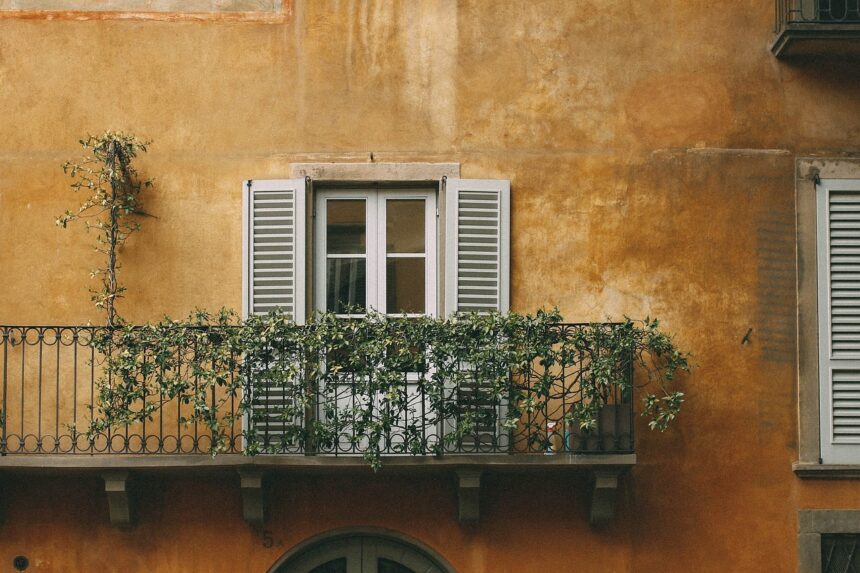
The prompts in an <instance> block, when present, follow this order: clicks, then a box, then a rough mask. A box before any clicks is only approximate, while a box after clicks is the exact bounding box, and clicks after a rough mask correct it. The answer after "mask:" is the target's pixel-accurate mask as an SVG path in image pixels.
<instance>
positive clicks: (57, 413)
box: [54, 328, 62, 451]
mask: <svg viewBox="0 0 860 573" xmlns="http://www.w3.org/2000/svg"><path fill="white" fill-rule="evenodd" d="M55 335H56V339H55V344H56V345H57V381H56V382H57V384H56V386H57V389H56V394H55V395H54V402H55V403H54V451H57V450H58V449H59V447H60V346H61V341H60V336H62V330H61V329H59V328H58V329H57V330H56V331H55Z"/></svg>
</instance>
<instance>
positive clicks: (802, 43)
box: [771, 0, 860, 58]
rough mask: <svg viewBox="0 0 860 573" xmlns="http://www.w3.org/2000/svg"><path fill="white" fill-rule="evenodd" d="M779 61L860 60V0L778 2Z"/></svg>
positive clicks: (776, 44)
mask: <svg viewBox="0 0 860 573" xmlns="http://www.w3.org/2000/svg"><path fill="white" fill-rule="evenodd" d="M775 5H776V24H775V32H776V38H775V40H774V42H773V44H772V46H771V51H772V52H773V53H774V54H775V55H776V56H777V57H792V56H804V55H816V56H835V57H851V58H854V57H858V56H860V0H775Z"/></svg>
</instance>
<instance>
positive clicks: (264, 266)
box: [243, 179, 305, 453]
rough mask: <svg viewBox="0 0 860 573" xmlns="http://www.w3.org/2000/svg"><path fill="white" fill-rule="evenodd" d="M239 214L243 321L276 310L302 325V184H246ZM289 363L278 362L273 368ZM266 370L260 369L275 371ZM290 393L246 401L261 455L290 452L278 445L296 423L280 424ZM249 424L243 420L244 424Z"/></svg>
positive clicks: (273, 391)
mask: <svg viewBox="0 0 860 573" xmlns="http://www.w3.org/2000/svg"><path fill="white" fill-rule="evenodd" d="M243 203H244V204H243V207H244V209H243V212H244V225H243V226H244V234H243V236H244V246H245V248H244V273H243V274H244V276H243V284H244V299H243V311H244V315H245V316H250V315H252V314H266V313H267V312H269V311H271V310H274V309H276V308H281V309H282V310H283V311H284V313H286V314H287V315H289V316H291V317H292V318H293V320H294V321H295V322H297V323H299V324H303V323H304V321H305V180H304V179H283V180H253V181H246V182H245V188H244V194H243ZM290 360H295V357H291V356H281V357H280V358H279V360H278V361H277V362H282V361H283V362H286V361H290ZM277 362H276V364H271V365H268V366H264V367H262V368H264V369H265V368H278V365H277ZM290 400H291V397H290V392H288V391H286V390H285V389H284V388H283V387H274V386H265V387H264V388H258V389H257V395H255V396H254V397H253V400H252V404H253V406H252V414H253V418H252V419H253V427H254V429H255V430H256V433H257V436H258V437H259V439H260V440H261V450H262V451H263V452H266V453H279V452H287V451H291V450H292V449H294V448H295V445H294V444H289V443H287V442H286V441H285V440H284V435H285V432H286V431H287V426H288V425H289V426H295V425H300V424H301V423H302V420H301V418H300V417H295V418H292V419H286V418H285V416H284V408H285V407H287V406H288V405H289V404H290ZM245 423H246V424H248V423H249V422H248V421H247V420H246V422H245Z"/></svg>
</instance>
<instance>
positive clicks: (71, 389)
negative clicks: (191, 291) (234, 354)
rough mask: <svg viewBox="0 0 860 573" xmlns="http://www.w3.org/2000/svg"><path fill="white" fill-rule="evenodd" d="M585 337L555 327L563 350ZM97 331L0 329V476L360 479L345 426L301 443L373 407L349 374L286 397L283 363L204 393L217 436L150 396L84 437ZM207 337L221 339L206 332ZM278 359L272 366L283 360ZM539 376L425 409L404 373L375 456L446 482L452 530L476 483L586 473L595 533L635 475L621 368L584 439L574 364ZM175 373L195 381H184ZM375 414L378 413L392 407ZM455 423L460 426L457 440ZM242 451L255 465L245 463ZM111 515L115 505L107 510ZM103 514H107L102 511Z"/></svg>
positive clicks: (627, 370) (353, 437) (184, 406)
mask: <svg viewBox="0 0 860 573" xmlns="http://www.w3.org/2000/svg"><path fill="white" fill-rule="evenodd" d="M586 327H588V326H587V325H577V324H563V325H556V326H554V328H556V329H557V331H558V333H559V336H560V338H559V340H562V341H563V340H566V339H568V338H569V337H570V336H572V335H574V334H575V333H576V332H577V331H578V330H580V329H582V328H586ZM591 328H594V326H591ZM602 328H606V329H611V328H612V325H603V326H602ZM104 332H105V330H104V328H102V327H91V326H0V343H2V348H0V376H2V395H0V408H2V413H0V469H5V470H8V471H17V472H24V473H26V472H35V471H44V470H45V469H51V470H54V471H60V470H67V471H68V470H77V471H94V472H100V473H101V474H102V475H105V476H106V477H105V479H106V486H107V485H108V481H107V480H108V479H111V480H114V482H117V483H118V484H119V485H117V483H114V485H113V486H111V487H113V488H114V490H116V489H119V490H122V491H125V485H124V484H125V481H126V479H127V477H128V474H129V472H155V471H164V470H166V469H168V470H172V471H193V470H194V468H201V467H206V468H210V469H211V470H215V471H217V470H220V471H227V470H230V469H232V470H238V471H239V472H240V474H242V476H243V477H242V483H243V488H245V486H246V485H247V489H248V490H249V491H251V492H254V491H257V492H258V493H259V492H260V491H262V490H261V488H262V485H261V484H262V479H261V478H260V476H262V475H263V474H265V473H267V472H268V473H271V472H285V471H311V472H321V471H322V472H327V471H328V472H330V471H362V470H364V469H366V467H367V461H366V460H365V459H363V457H362V452H363V451H365V450H366V449H367V446H368V437H367V435H364V434H356V433H355V432H354V431H353V430H354V429H353V428H352V427H351V426H350V425H348V424H347V425H345V426H343V427H341V428H340V429H339V431H338V432H337V433H336V435H329V436H327V437H326V436H320V435H317V434H315V432H314V421H315V419H318V418H319V417H323V416H328V417H331V416H332V415H337V414H336V412H338V411H349V410H350V409H351V408H352V407H353V406H362V407H363V406H366V405H367V404H369V403H373V401H374V400H375V399H376V397H374V396H368V395H366V394H363V391H362V384H360V383H359V382H360V381H357V380H355V379H353V378H352V377H351V375H350V374H343V375H340V376H338V377H337V378H335V379H333V381H331V380H330V381H329V383H327V384H323V385H319V384H318V383H314V387H310V386H309V385H308V384H305V382H304V381H302V380H301V379H300V377H297V378H294V379H293V380H294V382H293V384H291V385H290V387H289V388H284V387H282V386H277V387H275V386H272V385H271V382H270V381H271V380H272V379H273V377H272V376H269V375H267V374H271V372H272V371H273V370H276V369H278V368H280V367H282V366H283V361H284V360H286V359H284V358H281V359H280V360H274V361H268V362H267V363H266V364H264V365H263V366H262V367H261V366H260V365H259V364H258V365H257V366H254V367H246V366H247V365H242V366H241V367H240V369H244V370H243V372H244V374H243V375H241V376H240V375H239V373H238V372H231V373H230V374H229V376H230V377H231V380H229V381H228V383H226V384H225V385H223V386H219V387H218V388H212V390H211V394H207V402H208V404H209V405H211V407H212V411H213V412H215V411H217V416H218V417H219V423H220V427H221V428H222V431H221V432H220V436H218V435H215V436H214V437H213V432H212V431H211V429H210V428H211V426H209V425H207V424H204V423H201V422H200V421H199V420H196V421H195V420H192V421H188V420H189V419H193V418H194V416H192V409H193V408H198V409H199V408H201V407H205V406H206V404H203V405H201V404H199V403H198V404H194V403H192V402H193V401H191V400H183V399H181V398H179V399H178V398H176V397H173V398H172V399H171V398H170V397H168V396H166V395H164V393H163V392H158V393H151V394H144V395H142V396H141V397H140V404H148V405H149V406H150V407H151V408H152V412H151V414H150V415H148V416H146V417H143V418H142V419H141V420H140V421H137V422H133V423H127V424H122V425H120V426H113V427H110V428H108V429H106V430H104V431H95V432H92V431H88V430H90V427H91V423H92V421H93V417H95V418H96V419H98V418H99V416H100V408H99V392H100V387H101V386H102V385H103V384H104V381H107V383H108V384H110V383H111V381H110V379H109V378H108V377H105V374H104V364H105V356H104V355H102V354H101V353H99V352H98V351H97V350H96V348H95V347H94V345H93V338H94V336H96V335H98V334H99V333H104ZM207 332H208V333H209V336H220V335H219V333H218V332H217V327H209V328H208V330H207ZM175 351H176V352H177V353H179V352H181V353H183V360H184V361H185V363H186V364H189V365H191V364H196V363H198V362H199V361H200V360H204V358H202V357H201V356H200V355H198V350H197V348H196V347H194V348H184V349H182V350H179V349H176V350H175ZM279 352H281V354H280V356H285V354H284V353H283V349H281V350H280V351H279ZM181 362H182V361H180V363H181ZM237 364H241V361H239V362H237ZM541 364H542V363H541V360H540V359H537V360H534V361H532V362H531V366H530V367H529V368H527V369H526V371H525V372H520V373H519V374H517V375H513V374H511V375H509V376H508V390H507V392H505V393H503V394H502V395H501V396H499V395H498V394H496V395H492V394H489V393H487V392H483V391H482V387H483V386H482V382H481V380H479V379H477V377H475V376H473V377H472V378H471V384H463V385H461V386H459V387H458V388H457V389H456V391H452V392H450V393H449V394H446V395H445V397H444V399H442V400H438V399H437V400H435V401H434V400H432V399H430V397H429V396H428V392H430V391H431V390H428V387H427V386H426V385H423V384H421V383H420V382H419V379H418V378H417V377H416V376H415V374H414V373H412V372H408V373H407V372H404V373H403V384H402V389H403V392H404V398H403V400H401V401H399V402H398V404H399V410H398V411H396V412H394V413H393V416H392V417H390V418H389V419H391V420H394V422H393V423H392V424H391V425H390V427H389V428H387V429H386V430H385V432H383V433H382V434H381V435H379V443H378V444H377V445H378V451H379V453H380V454H381V461H382V463H383V465H384V467H385V468H386V469H388V468H396V470H397V471H429V470H428V469H423V470H419V469H418V468H435V469H436V470H445V471H454V472H456V473H457V475H458V478H459V483H460V493H461V519H462V520H464V521H469V520H474V519H477V517H476V516H477V505H476V504H477V502H476V501H475V502H474V503H472V504H471V505H470V504H469V502H468V501H466V502H464V501H463V500H469V499H472V498H473V497H474V496H471V497H470V494H469V491H470V488H472V489H474V488H475V487H479V484H480V474H481V472H482V471H485V470H500V469H503V470H508V471H523V470H526V469H528V471H534V469H544V470H550V469H555V470H558V469H563V468H568V469H572V470H585V471H588V472H591V473H592V476H593V483H594V488H595V503H596V504H597V506H593V508H592V520H593V521H595V522H601V521H605V520H606V519H608V518H607V517H606V516H607V515H608V516H609V517H611V514H612V511H611V507H612V505H613V504H614V501H613V499H614V497H613V496H614V490H615V488H616V487H617V481H618V476H619V475H620V474H621V473H623V471H624V470H625V469H627V468H629V467H630V466H631V465H633V464H634V463H635V454H634V440H633V426H634V411H633V402H632V376H633V372H632V366H631V364H630V362H629V361H626V363H625V364H623V365H619V367H620V368H622V369H623V372H621V373H620V375H621V376H623V377H624V379H625V380H626V381H627V383H625V384H623V385H620V386H613V387H612V389H611V390H610V391H609V393H608V394H607V395H606V396H605V405H604V406H602V408H601V409H600V412H599V414H598V416H597V420H596V421H597V423H596V426H595V427H593V428H591V429H586V430H583V429H580V427H579V425H578V424H575V423H572V422H571V416H570V413H571V412H572V411H573V410H574V409H575V408H577V407H578V405H579V406H581V405H582V404H583V401H584V399H585V398H584V395H583V391H582V387H581V384H580V382H581V380H582V377H583V375H584V373H585V371H586V369H585V366H586V359H583V360H581V361H579V362H578V363H577V366H576V367H570V366H569V365H567V366H559V365H555V366H553V367H543V366H542V365H541ZM550 370H552V371H551V372H550ZM181 372H185V374H183V375H185V376H192V377H193V376H194V373H193V369H192V368H188V369H187V370H184V371H181ZM181 372H180V373H181ZM274 378H277V377H274ZM547 383H549V384H550V387H549V389H548V391H546V389H545V390H544V391H543V392H542V393H541V394H540V395H538V394H532V393H530V389H532V388H533V387H535V386H536V385H538V384H543V385H544V386H546V384H547ZM293 386H296V387H298V392H300V393H301V394H302V395H308V394H310V396H311V398H310V399H309V400H308V402H307V404H305V405H303V407H302V408H301V413H300V414H297V413H296V410H295V409H292V410H290V409H289V408H288V406H289V404H290V402H291V400H294V397H295V396H296V390H297V388H296V387H293ZM622 388H624V389H622ZM243 398H245V399H246V400H245V401H244V402H243ZM526 399H528V400H530V401H531V406H530V407H529V408H527V409H523V410H522V413H521V414H518V416H519V417H518V418H517V419H516V420H514V424H511V423H508V424H503V423H502V422H503V421H504V420H505V419H506V415H507V412H508V408H511V407H514V406H515V405H516V404H520V403H522V402H523V401H524V400H526ZM242 404H245V407H244V408H243V407H242ZM216 406H217V408H216ZM385 407H387V408H391V403H388V404H387V405H386V406H385ZM517 411H520V410H517ZM333 412H334V414H333ZM389 413H390V412H389ZM461 417H463V418H465V417H468V418H469V419H470V420H471V421H472V423H471V424H470V425H469V428H468V429H467V430H466V431H463V426H462V419H461ZM507 419H508V421H510V417H509V416H508V417H507ZM249 430H251V431H249ZM216 441H218V442H219V443H220V444H221V445H220V448H219V453H218V454H217V455H216V456H212V455H210V454H211V452H212V447H213V443H215V442H216ZM250 450H253V451H254V452H255V453H256V455H253V456H249V455H246V454H247V453H248V452H249V451H250ZM106 470H107V471H109V472H110V474H106V473H105V471H106ZM248 484H250V485H248ZM475 484H478V485H477V486H476V485H475ZM244 492H245V490H244V489H243V494H244ZM464 492H465V493H464ZM607 495H608V496H609V497H607ZM475 499H476V498H475ZM122 503H126V504H127V503H128V500H125V501H123V502H121V503H120V507H122ZM464 503H465V505H464ZM607 508H609V509H608V510H607ZM111 511H112V515H113V513H114V508H113V507H112V509H111ZM249 511H250V514H251V517H249V520H251V521H254V520H259V519H261V517H259V516H260V515H262V514H261V513H260V512H258V513H256V514H255V513H254V511H253V510H249ZM607 511H608V513H607ZM117 512H118V514H119V515H120V517H118V518H117V522H118V523H122V522H123V518H122V515H124V514H123V510H122V509H119V510H117ZM254 515H257V517H256V518H254V517H253V516H254ZM246 517H248V515H246Z"/></svg>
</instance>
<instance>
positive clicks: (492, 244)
mask: <svg viewBox="0 0 860 573" xmlns="http://www.w3.org/2000/svg"><path fill="white" fill-rule="evenodd" d="M510 189H511V186H510V181H507V180H502V179H499V180H493V179H448V180H447V181H446V185H445V201H446V213H445V218H446V229H445V260H446V262H445V267H446V269H445V306H446V312H447V313H448V314H450V313H452V312H489V311H494V310H497V311H501V312H506V311H507V310H508V309H509V308H510V276H509V275H510V210H511V209H510V201H511V199H510Z"/></svg>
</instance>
